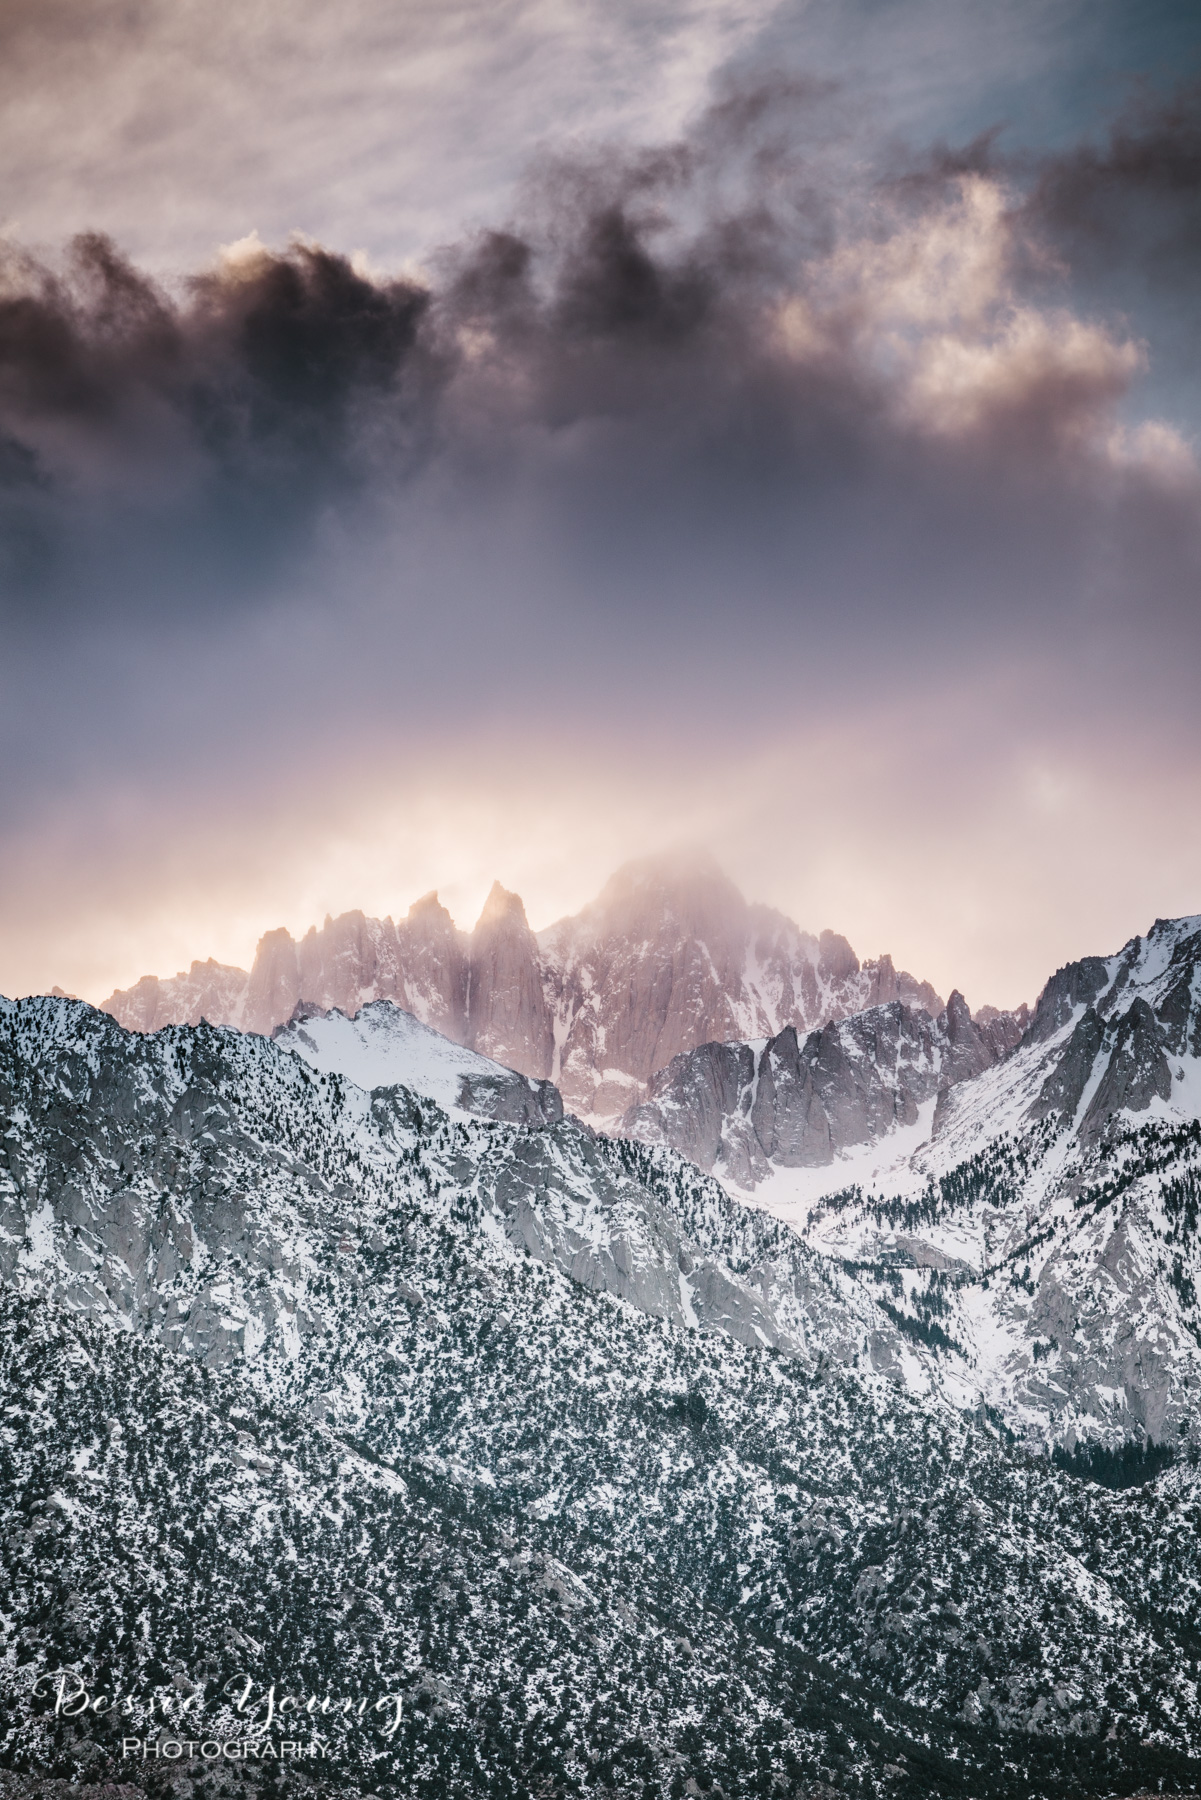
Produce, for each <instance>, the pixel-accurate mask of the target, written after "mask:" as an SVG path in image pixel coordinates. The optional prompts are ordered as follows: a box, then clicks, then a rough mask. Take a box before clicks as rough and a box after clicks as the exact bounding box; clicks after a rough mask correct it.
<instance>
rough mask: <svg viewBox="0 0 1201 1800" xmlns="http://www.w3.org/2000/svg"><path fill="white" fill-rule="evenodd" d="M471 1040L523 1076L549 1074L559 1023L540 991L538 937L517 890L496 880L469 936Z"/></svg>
mask: <svg viewBox="0 0 1201 1800" xmlns="http://www.w3.org/2000/svg"><path fill="white" fill-rule="evenodd" d="M467 1039H468V1042H469V1043H470V1044H471V1047H472V1049H474V1050H478V1051H479V1052H480V1054H481V1055H483V1056H491V1057H493V1058H494V1059H495V1060H496V1061H497V1062H503V1063H507V1064H508V1066H509V1067H510V1068H511V1069H517V1070H519V1071H520V1072H521V1074H523V1075H533V1076H536V1077H547V1076H549V1075H550V1073H551V1068H552V1066H553V1063H554V1056H555V1027H554V1020H553V1019H552V1017H551V1011H550V1007H549V1006H548V1005H547V1001H546V995H545V994H544V992H543V989H542V970H541V967H540V965H539V960H538V941H537V939H536V938H535V936H534V934H533V932H532V931H531V930H530V928H529V925H528V923H527V922H526V916H525V907H524V906H523V905H522V904H521V901H520V900H519V899H518V897H517V895H516V894H511V893H509V891H508V890H507V889H506V888H503V887H501V885H500V882H499V881H497V882H494V883H493V886H492V892H491V893H490V894H489V895H488V898H487V900H486V901H485V903H484V910H483V912H482V913H481V914H480V918H479V923H478V925H477V926H476V928H475V930H474V931H473V932H472V934H471V964H470V974H469V980H468V996H467Z"/></svg>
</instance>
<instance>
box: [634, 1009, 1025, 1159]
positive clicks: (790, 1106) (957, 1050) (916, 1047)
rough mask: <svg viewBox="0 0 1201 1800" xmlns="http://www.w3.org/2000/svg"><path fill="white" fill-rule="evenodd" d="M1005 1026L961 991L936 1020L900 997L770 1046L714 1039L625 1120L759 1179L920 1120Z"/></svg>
mask: <svg viewBox="0 0 1201 1800" xmlns="http://www.w3.org/2000/svg"><path fill="white" fill-rule="evenodd" d="M1005 1035H1007V1034H1005V1033H1004V1032H1001V1031H998V1029H997V1027H996V1020H995V1018H994V1020H993V1021H992V1022H991V1024H986V1026H985V1027H984V1028H981V1027H979V1026H977V1024H976V1023H975V1022H974V1021H973V1019H972V1015H971V1013H970V1011H969V1010H968V1006H967V1002H966V1001H965V1000H964V998H963V996H962V994H959V993H954V994H952V995H951V998H950V1000H949V1001H948V1003H947V1006H946V1008H945V1009H944V1010H943V1011H942V1012H941V1013H940V1014H939V1016H938V1017H937V1018H936V1019H932V1018H931V1017H930V1015H929V1013H927V1012H925V1011H917V1010H915V1009H914V1008H912V1007H908V1006H905V1005H904V1004H902V1002H901V1001H899V1000H893V1001H892V1002H890V1003H889V1004H888V1005H885V1006H875V1007H870V1008H868V1009H867V1010H866V1011H864V1012H861V1013H856V1014H855V1015H854V1016H853V1017H852V1018H850V1019H844V1020H840V1021H839V1022H838V1023H836V1024H830V1025H826V1026H824V1027H823V1028H822V1029H821V1030H820V1031H814V1032H811V1033H809V1034H808V1036H806V1037H804V1038H802V1037H800V1036H799V1035H798V1033H797V1031H796V1028H795V1027H794V1026H791V1025H789V1026H786V1027H785V1029H784V1030H783V1031H782V1032H780V1033H779V1034H778V1035H777V1036H776V1037H773V1038H770V1039H769V1040H768V1042H767V1043H766V1044H764V1045H763V1046H762V1047H761V1048H756V1047H755V1046H753V1045H750V1044H706V1045H703V1046H702V1047H701V1048H700V1049H698V1050H693V1051H688V1052H686V1053H685V1054H684V1055H682V1056H679V1057H676V1058H675V1059H674V1060H673V1061H672V1062H671V1063H670V1064H669V1065H668V1067H667V1068H666V1069H663V1070H661V1071H659V1073H658V1074H656V1075H655V1076H653V1077H652V1079H651V1081H650V1083H649V1085H648V1091H647V1098H646V1099H645V1101H642V1102H640V1103H639V1104H637V1105H636V1106H634V1107H632V1108H631V1109H630V1110H629V1111H628V1112H627V1113H626V1115H625V1117H624V1118H623V1120H622V1125H621V1129H622V1130H623V1131H625V1132H628V1133H629V1134H630V1135H631V1136H633V1137H637V1138H641V1139H643V1140H645V1141H647V1142H651V1143H657V1142H662V1143H668V1144H670V1145H671V1146H672V1148H673V1149H674V1150H677V1151H679V1152H680V1154H681V1155H683V1156H687V1157H688V1158H689V1159H690V1160H691V1161H693V1162H696V1163H697V1164H698V1165H699V1166H700V1167H701V1168H705V1169H715V1170H716V1171H717V1172H718V1173H719V1174H721V1175H723V1176H724V1177H726V1178H727V1179H729V1180H731V1181H733V1182H734V1183H736V1184H737V1186H739V1187H741V1188H744V1189H745V1188H753V1187H754V1186H755V1185H756V1183H757V1182H759V1181H761V1180H762V1179H763V1178H764V1177H765V1176H766V1175H768V1174H769V1173H770V1171H771V1169H772V1168H819V1167H822V1166H824V1165H826V1164H829V1163H831V1162H832V1161H833V1160H834V1158H835V1157H836V1156H837V1155H838V1154H839V1152H840V1151H843V1150H846V1149H849V1148H850V1147H852V1146H854V1145H857V1144H866V1143H871V1142H872V1141H873V1140H875V1139H877V1138H880V1137H883V1136H884V1135H885V1133H887V1132H889V1131H892V1130H893V1129H894V1128H896V1127H897V1126H904V1125H912V1124H914V1123H916V1121H917V1118H918V1112H919V1108H920V1107H921V1106H922V1105H923V1104H924V1103H925V1102H926V1101H928V1100H932V1099H936V1098H937V1097H938V1096H939V1095H940V1094H942V1093H943V1092H944V1091H945V1090H946V1089H948V1088H950V1087H952V1086H954V1085H955V1084H956V1083H958V1082H962V1081H969V1080H971V1078H972V1077H973V1076H975V1075H978V1074H980V1073H981V1072H982V1070H984V1069H987V1068H989V1067H990V1066H991V1065H992V1064H993V1063H994V1062H995V1061H996V1060H997V1057H998V1054H999V1053H998V1050H997V1048H996V1045H997V1041H998V1039H1000V1040H1001V1041H1002V1042H1003V1041H1004V1037H1005ZM1000 1053H1001V1054H1003V1052H1000Z"/></svg>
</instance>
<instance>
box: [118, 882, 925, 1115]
mask: <svg viewBox="0 0 1201 1800" xmlns="http://www.w3.org/2000/svg"><path fill="white" fill-rule="evenodd" d="M377 999H388V1000H392V1001H394V1002H395V1003H396V1005H397V1006H399V1007H402V1008H404V1009H405V1010H407V1011H410V1012H412V1013H413V1014H414V1015H415V1016H416V1017H417V1018H419V1019H421V1020H422V1021H423V1022H424V1023H426V1024H428V1025H431V1026H433V1027H434V1028H435V1029H436V1030H438V1031H440V1032H442V1034H443V1035H444V1036H446V1037H448V1038H451V1039H453V1040H454V1041H455V1042H456V1043H459V1044H463V1045H466V1046H468V1047H469V1048H473V1049H476V1050H479V1051H480V1052H482V1053H483V1054H485V1055H487V1056H490V1057H493V1058H494V1059H495V1060H496V1061H497V1062H500V1063H503V1064H505V1065H507V1066H508V1067H510V1068H514V1069H517V1070H519V1071H520V1072H521V1073H523V1074H525V1075H530V1076H533V1077H535V1078H537V1079H543V1078H547V1077H549V1078H550V1079H552V1080H554V1081H555V1082H557V1083H558V1084H559V1086H560V1087H561V1089H562V1092H563V1096H564V1098H565V1100H566V1102H567V1104H568V1106H569V1107H570V1108H571V1109H572V1110H573V1111H575V1112H577V1113H579V1114H580V1115H581V1116H583V1117H586V1118H588V1119H590V1120H591V1121H592V1122H593V1123H595V1124H598V1125H602V1126H611V1125H612V1124H614V1123H615V1121H616V1120H617V1119H618V1118H620V1116H621V1115H622V1114H623V1113H624V1112H625V1111H626V1110H627V1109H628V1108H629V1107H630V1105H631V1104H633V1103H634V1102H636V1101H637V1100H639V1099H640V1098H641V1097H642V1094H643V1090H644V1088H645V1084H646V1082H647V1081H648V1080H649V1078H650V1076H651V1075H652V1074H654V1072H655V1071H656V1070H658V1069H661V1068H663V1067H665V1066H666V1065H667V1064H668V1063H669V1062H671V1060H672V1059H673V1057H675V1056H678V1055H680V1054H682V1053H684V1052H687V1051H689V1050H692V1049H695V1048H696V1047H697V1046H698V1045H701V1044H705V1043H709V1042H730V1041H736V1040H739V1039H742V1040H746V1039H755V1038H767V1037H774V1036H776V1035H777V1034H778V1033H779V1032H780V1031H781V1030H783V1028H784V1027H785V1026H787V1025H789V1024H791V1025H795V1026H796V1027H797V1029H798V1031H801V1032H808V1031H812V1030H814V1029H816V1028H818V1027H820V1026H822V1025H824V1024H826V1023H828V1022H829V1021H831V1020H835V1019H842V1018H846V1017H848V1016H850V1015H851V1014H853V1013H856V1012H859V1011H861V1010H862V1009H863V1008H864V1007H869V1006H875V1005H880V1004H883V1003H887V1002H892V1001H903V1002H904V1003H905V1004H906V1005H908V1006H910V1007H918V1008H921V1009H923V1010H924V1011H926V1012H927V1013H928V1014H929V1015H930V1016H932V1017H937V1016H938V1014H939V1013H940V1012H941V1010H942V1001H941V1000H940V999H939V996H938V995H937V994H936V993H935V992H934V989H933V988H932V987H931V986H930V985H929V983H928V982H923V981H919V980H917V979H916V978H915V977H914V976H912V975H909V974H907V973H906V972H905V971H903V970H897V969H896V968H895V967H894V966H893V963H892V959H891V958H890V957H888V956H881V957H880V958H878V959H877V960H875V961H869V962H864V963H860V961H859V959H858V957H857V956H856V955H855V952H854V950H853V949H852V948H851V946H850V944H849V943H848V942H847V940H846V938H845V937H842V936H840V935H839V934H838V933H837V932H833V931H829V930H827V931H823V932H822V934H821V936H820V937H817V936H814V935H813V934H812V933H811V932H807V931H802V930H801V929H800V928H799V927H798V926H796V925H795V924H793V922H792V921H791V920H790V919H788V918H786V917H785V916H784V915H783V914H782V913H780V912H777V911H775V910H774V909H773V908H771V907H768V906H762V905H748V903H747V901H746V900H745V899H744V898H743V896H742V894H741V893H740V892H739V890H738V888H737V887H736V886H735V884H734V883H733V882H732V881H731V880H730V879H729V877H728V876H727V875H725V874H724V873H723V871H722V870H721V868H720V867H719V866H718V864H717V863H716V862H715V861H714V860H713V858H712V857H711V856H709V855H708V854H706V853H704V852H699V851H689V852H672V853H670V854H668V855H663V856H656V857H647V858H643V859H642V860H641V861H638V862H633V863H628V864H627V865H626V866H625V867H624V868H621V869H619V870H618V871H617V873H616V874H615V875H614V876H613V877H612V878H611V880H610V881H608V882H607V883H606V885H605V887H604V888H603V889H602V891H601V893H600V894H599V896H598V897H597V899H596V900H594V901H592V902H591V903H590V904H589V905H588V906H585V907H584V908H583V909H582V911H580V912H579V913H577V914H575V915H574V916H572V917H570V918H566V919H561V920H560V921H559V922H558V923H557V924H555V925H552V926H551V927H549V928H548V929H547V930H545V931H542V932H540V933H539V934H538V935H537V936H535V934H534V933H533V932H532V931H531V930H530V927H529V922H528V920H527V918H526V915H525V908H524V906H523V905H522V902H521V900H520V898H519V897H518V896H517V895H516V894H514V893H512V892H510V891H509V890H508V889H506V888H504V887H503V886H502V885H501V884H500V883H499V882H498V883H496V884H495V885H494V887H493V889H492V891H491V893H490V894H489V896H488V899H487V901H486V903H485V906H484V909H483V912H482V913H481V916H480V918H479V921H478V923H477V924H476V927H475V929H474V931H473V932H472V933H471V934H470V936H468V935H467V934H466V933H464V932H463V931H461V930H459V929H458V927H457V926H456V925H455V922H454V920H453V919H452V918H451V916H450V914H449V912H448V911H447V910H446V908H445V907H444V906H442V905H441V904H440V902H439V900H438V897H437V894H436V893H433V892H431V893H429V894H426V895H424V896H423V897H422V898H421V899H420V900H418V901H416V902H415V903H414V904H413V905H412V906H411V907H410V908H409V912H408V915H407V917H405V918H403V919H402V920H401V922H400V923H399V924H398V925H394V924H393V922H392V920H391V919H390V918H386V919H373V918H370V917H366V916H365V915H364V914H363V913H361V912H348V913H343V914H341V915H340V916H339V917H337V918H328V917H327V918H326V920H325V922H324V924H323V925H322V926H321V927H320V929H318V928H317V927H313V928H312V929H310V930H309V931H308V932H307V933H306V934H305V935H304V937H303V938H302V939H301V941H300V943H299V944H297V943H296V942H295V940H294V939H293V938H292V936H291V934H290V933H289V932H288V931H286V930H284V929H282V928H281V929H278V930H275V931H270V932H268V933H267V934H266V936H265V937H264V938H263V939H262V940H261V942H260V944H259V947H258V951H257V953H256V956H255V959H254V966H253V968H252V969H251V971H250V972H249V974H247V973H246V972H245V971H243V970H240V969H228V968H220V967H219V966H218V965H216V964H206V965H199V964H196V965H193V970H192V974H191V975H190V976H186V977H185V976H183V975H180V976H177V977H176V978H175V979H174V980H173V981H158V980H157V979H155V978H154V977H148V978H145V979H144V980H143V981H142V982H139V983H137V984H136V985H135V986H134V987H132V988H128V989H126V990H124V991H119V992H117V993H115V994H113V995H112V996H111V998H110V999H109V1000H107V1001H106V1002H105V1010H106V1011H107V1012H110V1013H111V1014H112V1015H113V1016H114V1017H115V1018H116V1019H118V1020H119V1021H120V1022H121V1023H122V1024H123V1025H125V1026H127V1027H128V1028H130V1029H133V1030H139V1031H153V1030H157V1029H158V1028H159V1027H161V1026H163V1025H166V1024H170V1023H178V1022H184V1021H190V1022H195V1021H196V1020H197V1019H199V1018H201V1017H202V1016H203V1017H205V1018H207V1019H208V1020H209V1021H210V1023H213V1024H228V1025H234V1026H237V1027H238V1028H239V1029H242V1030H251V1031H258V1032H262V1033H270V1032H271V1031H272V1030H273V1029H274V1028H275V1027H276V1026H277V1025H279V1024H281V1023H283V1022H284V1021H286V1020H287V1019H289V1018H290V1017H291V1016H292V1012H293V1009H294V1008H295V1006H296V1004H297V1002H298V1001H299V1000H306V1001H310V1002H312V1003H313V1004H314V1005H317V1006H319V1007H322V1008H325V1009H329V1008H334V1007H336V1008H338V1009H339V1010H340V1011H343V1012H345V1013H347V1014H351V1015H352V1014H354V1013H355V1012H356V1011H357V1010H358V1009H359V1007H361V1006H365V1005H368V1004H370V1002H371V1001H373V1000H377Z"/></svg>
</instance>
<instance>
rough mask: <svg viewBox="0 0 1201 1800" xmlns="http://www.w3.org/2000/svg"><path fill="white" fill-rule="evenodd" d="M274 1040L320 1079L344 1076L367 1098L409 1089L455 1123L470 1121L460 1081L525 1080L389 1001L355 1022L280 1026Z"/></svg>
mask: <svg viewBox="0 0 1201 1800" xmlns="http://www.w3.org/2000/svg"><path fill="white" fill-rule="evenodd" d="M275 1038H276V1042H277V1043H278V1044H280V1045H281V1047H282V1048H283V1049H285V1050H292V1051H294V1052H295V1054H296V1055H297V1056H300V1057H303V1059H304V1061H305V1062H307V1063H308V1064H309V1065H310V1067H312V1068H314V1069H317V1070H318V1071H319V1072H320V1073H321V1074H323V1075H342V1076H344V1077H345V1078H346V1080H347V1081H353V1082H354V1084H355V1086H356V1087H361V1088H365V1089H366V1090H367V1091H368V1092H370V1090H371V1089H372V1088H377V1087H398V1086H399V1087H406V1088H410V1089H411V1090H412V1092H413V1093H415V1094H421V1095H422V1096H423V1097H424V1098H425V1099H427V1100H434V1101H436V1102H437V1104H438V1105H439V1106H440V1107H442V1108H443V1110H444V1111H445V1112H448V1113H450V1114H451V1115H452V1117H454V1118H458V1119H465V1118H467V1117H468V1116H469V1115H468V1112H467V1111H466V1109H464V1108H463V1107H462V1106H461V1105H460V1103H459V1097H460V1094H461V1093H462V1085H463V1080H464V1077H466V1078H468V1079H470V1080H480V1079H481V1078H482V1079H487V1080H488V1081H491V1082H496V1081H500V1082H513V1081H522V1080H524V1079H525V1078H524V1077H523V1076H521V1075H516V1074H514V1072H513V1071H512V1069H506V1068H504V1067H503V1065H502V1064H500V1063H497V1062H493V1061H492V1059H491V1057H489V1056H480V1055H479V1054H478V1053H477V1052H476V1051H474V1050H465V1049H464V1048H463V1046H462V1045H461V1044H454V1043H452V1042H451V1041H450V1039H449V1038H445V1037H443V1036H442V1034H441V1032H439V1031H435V1030H434V1029H433V1027H432V1026H431V1025H423V1024H422V1022H421V1020H420V1019H417V1018H415V1017H414V1016H413V1014H412V1013H410V1012H405V1011H404V1010H403V1008H401V1007H399V1006H394V1005H393V1004H392V1002H391V1001H390V1000H374V1001H372V1002H371V1004H370V1005H369V1006H364V1007H362V1008H361V1009H360V1010H359V1012H358V1013H356V1014H355V1016H354V1018H353V1019H349V1018H347V1017H346V1015H345V1013H341V1012H337V1011H333V1012H329V1013H325V1014H324V1015H319V1016H315V1017H313V1018H311V1019H305V1020H303V1021H297V1022H294V1023H291V1024H288V1025H284V1026H281V1027H280V1029H279V1030H278V1031H277V1032H276V1033H275Z"/></svg>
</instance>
